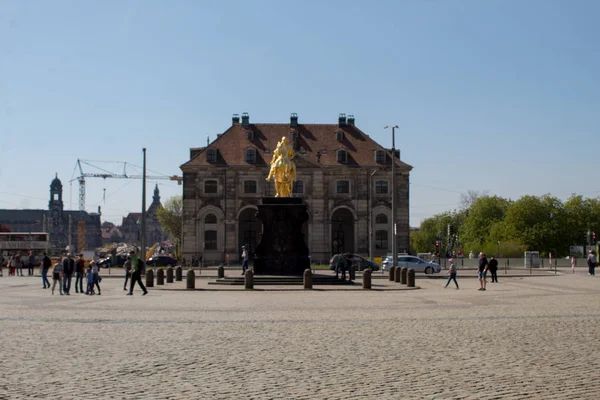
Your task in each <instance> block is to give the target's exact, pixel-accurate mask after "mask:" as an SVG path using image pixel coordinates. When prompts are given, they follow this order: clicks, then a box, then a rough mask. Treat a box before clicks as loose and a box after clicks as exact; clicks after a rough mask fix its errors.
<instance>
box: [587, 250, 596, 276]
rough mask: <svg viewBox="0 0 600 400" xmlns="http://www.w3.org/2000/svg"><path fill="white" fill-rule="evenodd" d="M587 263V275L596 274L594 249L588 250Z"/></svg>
mask: <svg viewBox="0 0 600 400" xmlns="http://www.w3.org/2000/svg"><path fill="white" fill-rule="evenodd" d="M587 264H588V275H592V276H593V275H596V256H595V255H594V251H593V250H590V251H589V252H588V258H587Z"/></svg>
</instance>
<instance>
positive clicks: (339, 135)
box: [335, 131, 344, 142]
mask: <svg viewBox="0 0 600 400" xmlns="http://www.w3.org/2000/svg"><path fill="white" fill-rule="evenodd" d="M335 140H337V141H338V142H341V141H342V140H344V132H343V131H336V132H335Z"/></svg>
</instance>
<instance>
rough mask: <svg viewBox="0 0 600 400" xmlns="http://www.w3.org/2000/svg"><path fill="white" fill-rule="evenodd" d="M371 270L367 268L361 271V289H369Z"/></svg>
mask: <svg viewBox="0 0 600 400" xmlns="http://www.w3.org/2000/svg"><path fill="white" fill-rule="evenodd" d="M371 273H372V271H371V268H367V269H365V270H364V271H363V283H362V287H363V289H369V290H370V289H371Z"/></svg>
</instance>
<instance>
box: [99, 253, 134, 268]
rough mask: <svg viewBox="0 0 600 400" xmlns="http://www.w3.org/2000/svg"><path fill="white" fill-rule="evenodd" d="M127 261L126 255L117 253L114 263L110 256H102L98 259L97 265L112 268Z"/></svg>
mask: <svg viewBox="0 0 600 400" xmlns="http://www.w3.org/2000/svg"><path fill="white" fill-rule="evenodd" d="M125 261H127V256H126V255H122V254H117V256H116V261H115V264H114V265H113V263H112V259H111V257H106V258H103V259H102V260H100V261H98V266H99V267H100V268H112V267H121V266H123V265H124V264H125Z"/></svg>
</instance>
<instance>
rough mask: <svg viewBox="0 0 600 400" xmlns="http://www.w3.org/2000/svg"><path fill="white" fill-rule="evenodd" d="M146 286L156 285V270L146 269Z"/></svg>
mask: <svg viewBox="0 0 600 400" xmlns="http://www.w3.org/2000/svg"><path fill="white" fill-rule="evenodd" d="M146 287H154V270H152V269H149V270H147V271H146Z"/></svg>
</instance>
